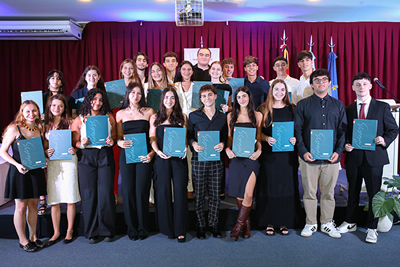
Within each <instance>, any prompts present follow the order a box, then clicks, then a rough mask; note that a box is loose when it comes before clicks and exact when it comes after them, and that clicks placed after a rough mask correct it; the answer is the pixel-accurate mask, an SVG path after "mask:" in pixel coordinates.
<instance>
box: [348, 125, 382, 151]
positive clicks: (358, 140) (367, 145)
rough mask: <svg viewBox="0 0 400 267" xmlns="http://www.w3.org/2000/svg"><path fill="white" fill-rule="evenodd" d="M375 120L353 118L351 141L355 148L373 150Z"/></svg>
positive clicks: (375, 128)
mask: <svg viewBox="0 0 400 267" xmlns="http://www.w3.org/2000/svg"><path fill="white" fill-rule="evenodd" d="M377 125H378V121H377V120H359V119H355V120H353V140H352V142H351V144H352V146H353V147H354V148H355V149H362V150H375V140H374V139H375V137H376V130H377Z"/></svg>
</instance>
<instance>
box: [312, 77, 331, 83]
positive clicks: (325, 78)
mask: <svg viewBox="0 0 400 267" xmlns="http://www.w3.org/2000/svg"><path fill="white" fill-rule="evenodd" d="M322 82H323V83H327V82H329V79H328V78H327V77H324V78H322V79H318V78H315V79H314V80H313V83H322Z"/></svg>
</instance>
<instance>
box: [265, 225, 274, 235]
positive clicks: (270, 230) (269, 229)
mask: <svg viewBox="0 0 400 267" xmlns="http://www.w3.org/2000/svg"><path fill="white" fill-rule="evenodd" d="M265 234H266V235H268V236H273V235H275V230H274V227H273V226H267V229H266V230H265Z"/></svg>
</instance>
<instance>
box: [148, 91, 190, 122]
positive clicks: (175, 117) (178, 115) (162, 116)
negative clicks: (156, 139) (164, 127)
mask: <svg viewBox="0 0 400 267" xmlns="http://www.w3.org/2000/svg"><path fill="white" fill-rule="evenodd" d="M168 92H172V93H173V94H174V98H175V105H174V107H173V108H172V113H171V114H170V115H169V122H170V123H171V124H180V125H182V126H184V125H185V117H184V116H183V113H182V108H181V105H180V104H179V97H178V94H177V93H176V90H175V88H174V87H171V86H168V87H167V88H165V89H164V90H163V91H162V93H161V99H160V106H159V108H158V112H157V114H156V119H155V121H154V126H156V127H157V126H158V125H160V124H161V123H163V122H164V121H166V120H167V119H168V114H167V109H166V108H165V106H164V98H165V95H166V94H167V93H168Z"/></svg>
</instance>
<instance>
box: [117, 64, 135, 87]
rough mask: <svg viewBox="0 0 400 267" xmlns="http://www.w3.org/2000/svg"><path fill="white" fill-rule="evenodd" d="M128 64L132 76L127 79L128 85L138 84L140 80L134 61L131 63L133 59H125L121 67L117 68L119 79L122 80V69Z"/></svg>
mask: <svg viewBox="0 0 400 267" xmlns="http://www.w3.org/2000/svg"><path fill="white" fill-rule="evenodd" d="M128 63H129V64H131V65H132V66H133V74H132V77H130V78H129V84H131V83H140V78H139V75H138V73H137V68H136V64H135V61H133V59H130V58H127V59H125V60H124V61H122V63H121V66H120V67H119V78H120V79H124V75H123V74H122V68H123V67H124V65H125V64H128Z"/></svg>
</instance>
